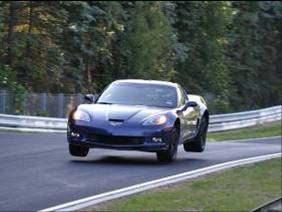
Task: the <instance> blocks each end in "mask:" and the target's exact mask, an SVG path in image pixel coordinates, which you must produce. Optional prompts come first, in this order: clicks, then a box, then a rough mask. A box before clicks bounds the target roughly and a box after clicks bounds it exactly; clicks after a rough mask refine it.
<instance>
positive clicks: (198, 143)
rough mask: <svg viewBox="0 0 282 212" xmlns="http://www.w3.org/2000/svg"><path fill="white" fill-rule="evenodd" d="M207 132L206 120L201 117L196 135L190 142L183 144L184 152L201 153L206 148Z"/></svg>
mask: <svg viewBox="0 0 282 212" xmlns="http://www.w3.org/2000/svg"><path fill="white" fill-rule="evenodd" d="M207 130H208V120H207V118H206V117H203V118H202V121H201V125H200V130H199V132H198V134H197V135H196V137H195V138H194V139H193V140H192V141H190V142H188V143H185V144H183V147H184V150H185V151H186V152H203V151H204V150H205V147H206V139H207Z"/></svg>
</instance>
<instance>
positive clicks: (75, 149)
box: [69, 144, 89, 157]
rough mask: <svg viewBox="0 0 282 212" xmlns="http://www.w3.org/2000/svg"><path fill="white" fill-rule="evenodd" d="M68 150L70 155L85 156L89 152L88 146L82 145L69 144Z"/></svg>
mask: <svg viewBox="0 0 282 212" xmlns="http://www.w3.org/2000/svg"><path fill="white" fill-rule="evenodd" d="M69 152H70V154H71V155H72V156H76V157H86V156H87V154H88V152H89V148H88V147H84V146H77V145H72V144H69Z"/></svg>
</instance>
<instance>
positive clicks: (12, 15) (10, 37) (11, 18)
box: [7, 2, 16, 66]
mask: <svg viewBox="0 0 282 212" xmlns="http://www.w3.org/2000/svg"><path fill="white" fill-rule="evenodd" d="M15 4H16V3H15V2H10V5H9V17H8V35H7V52H8V56H7V63H8V64H9V65H10V66H11V65H12V64H13V55H12V48H13V39H14V26H15V15H16V5H15Z"/></svg>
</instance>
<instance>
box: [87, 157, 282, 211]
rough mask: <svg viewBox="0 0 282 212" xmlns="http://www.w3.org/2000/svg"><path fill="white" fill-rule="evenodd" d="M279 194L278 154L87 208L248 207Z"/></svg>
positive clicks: (99, 209) (244, 208)
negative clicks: (267, 159)
mask: <svg viewBox="0 0 282 212" xmlns="http://www.w3.org/2000/svg"><path fill="white" fill-rule="evenodd" d="M279 196H281V158H280V159H273V160H269V161H264V162H260V163H257V164H253V165H248V166H246V167H240V168H235V169H232V170H227V171H224V172H221V173H216V174H211V175H208V176H206V177H202V178H200V179H197V180H193V181H188V182H184V183H180V184H177V185H171V186H167V187H164V188H159V189H155V190H153V191H147V192H143V193H141V194H136V195H133V196H130V197H125V198H121V199H118V200H113V201H110V202H107V203H103V204H99V205H96V206H93V207H91V208H87V209H86V210H87V211H191V210H197V211H199V210H200V211H203V210H205V211H250V210H251V209H254V208H256V207H257V206H259V205H261V204H263V203H265V202H267V201H270V200H272V199H274V198H277V197H279Z"/></svg>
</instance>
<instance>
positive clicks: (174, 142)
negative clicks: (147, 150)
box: [157, 127, 179, 163]
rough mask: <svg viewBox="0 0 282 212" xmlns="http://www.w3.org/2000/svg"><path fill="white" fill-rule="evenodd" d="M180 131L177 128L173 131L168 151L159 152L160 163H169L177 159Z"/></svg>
mask: <svg viewBox="0 0 282 212" xmlns="http://www.w3.org/2000/svg"><path fill="white" fill-rule="evenodd" d="M178 138H179V130H178V129H177V128H176V127H175V128H173V130H172V136H171V142H170V144H169V147H168V149H167V150H164V151H159V152H157V158H158V161H160V162H164V163H169V162H172V161H174V160H175V159H176V157H177V148H178Z"/></svg>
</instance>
